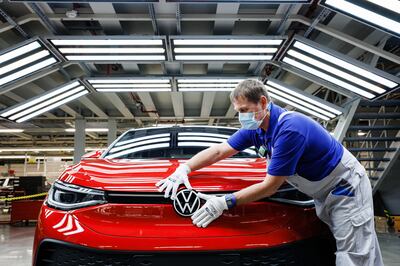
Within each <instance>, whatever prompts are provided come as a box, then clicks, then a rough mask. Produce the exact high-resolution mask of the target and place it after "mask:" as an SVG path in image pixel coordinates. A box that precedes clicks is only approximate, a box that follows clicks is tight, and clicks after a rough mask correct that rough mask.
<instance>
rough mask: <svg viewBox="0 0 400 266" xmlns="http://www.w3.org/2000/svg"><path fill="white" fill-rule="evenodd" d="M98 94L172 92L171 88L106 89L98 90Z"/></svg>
mask: <svg viewBox="0 0 400 266" xmlns="http://www.w3.org/2000/svg"><path fill="white" fill-rule="evenodd" d="M96 91H98V92H170V91H171V89H170V88H146V89H140V88H106V89H96Z"/></svg>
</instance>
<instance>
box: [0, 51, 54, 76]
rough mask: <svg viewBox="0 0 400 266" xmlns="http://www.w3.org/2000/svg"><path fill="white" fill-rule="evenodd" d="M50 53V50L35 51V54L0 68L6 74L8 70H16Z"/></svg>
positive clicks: (2, 73) (0, 73)
mask: <svg viewBox="0 0 400 266" xmlns="http://www.w3.org/2000/svg"><path fill="white" fill-rule="evenodd" d="M49 54H50V52H49V51H47V50H42V51H40V52H37V53H35V54H33V55H30V56H28V57H25V58H22V59H20V60H18V61H16V62H14V63H11V64H8V65H5V66H4V67H2V68H0V75H4V74H6V73H8V72H11V71H14V70H16V69H17V68H20V67H23V66H25V65H28V64H30V63H32V62H35V61H37V60H39V59H41V58H43V57H46V56H48V55H49ZM0 62H1V61H0Z"/></svg>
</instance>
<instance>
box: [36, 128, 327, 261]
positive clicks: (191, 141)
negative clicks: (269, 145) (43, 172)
mask: <svg viewBox="0 0 400 266" xmlns="http://www.w3.org/2000/svg"><path fill="white" fill-rule="evenodd" d="M236 130H237V129H234V128H226V127H195V126H188V127H178V126H174V127H161V128H143V129H136V130H129V131H127V132H125V133H124V134H123V135H121V136H120V137H119V138H118V139H117V140H116V141H114V143H113V144H112V145H111V146H110V147H109V148H108V149H107V150H106V151H104V152H103V153H99V152H96V153H94V154H92V155H91V156H86V158H83V159H82V161H81V162H80V163H78V164H76V165H73V166H70V167H68V168H67V169H66V170H65V172H64V173H63V174H62V175H61V176H60V177H59V178H58V180H57V181H56V182H55V183H54V184H53V186H52V188H51V189H50V191H49V193H48V196H47V198H46V201H45V203H44V204H43V206H42V208H41V212H40V214H39V220H38V223H37V228H36V233H35V240H34V246H33V265H40V266H41V265H135V266H136V265H141V266H150V265H151V266H155V265H163V266H164V265H173V266H177V265H190V266H194V265H202V266H204V265H207V266H211V265H230V266H232V265H248V266H251V265H307V266H308V265H333V264H334V251H335V250H334V249H335V247H334V241H332V237H331V236H330V234H329V231H328V230H327V228H326V227H325V225H324V224H323V223H322V222H320V220H319V219H318V218H317V217H316V215H315V210H314V207H313V202H312V200H311V199H310V198H308V197H307V196H305V195H304V194H301V193H300V192H298V191H296V190H294V189H293V188H292V187H289V185H287V184H286V185H284V186H283V187H282V188H281V189H280V190H279V192H278V193H276V194H275V195H274V196H273V197H271V198H266V199H263V200H260V201H258V202H253V203H250V204H246V205H243V206H237V207H235V208H233V209H231V210H229V211H226V212H225V213H224V214H223V215H222V217H221V218H219V219H218V220H216V221H215V222H213V223H212V224H211V225H210V226H208V227H207V228H198V227H196V226H195V225H193V224H192V220H191V219H190V217H189V216H190V215H191V214H192V213H194V212H195V211H196V210H197V209H198V208H199V207H200V206H201V204H202V203H203V202H201V200H200V199H199V198H197V195H196V192H197V191H199V192H203V193H209V194H225V193H229V192H232V191H237V190H240V189H242V188H245V187H247V186H249V185H251V184H254V183H256V182H260V181H261V180H263V179H264V178H265V176H266V161H265V159H264V158H261V157H259V156H257V152H256V150H255V149H247V150H244V151H242V152H239V153H238V154H236V155H235V156H233V157H232V158H229V159H225V160H222V161H220V162H218V163H215V164H214V165H212V166H209V167H206V168H203V169H200V170H198V171H195V172H193V173H191V174H190V175H189V176H190V177H191V179H190V182H191V184H192V186H193V189H194V190H193V191H188V190H186V189H183V188H182V189H181V190H180V191H179V194H178V196H177V199H176V200H175V201H172V200H171V199H169V198H164V195H163V193H160V192H158V191H157V188H156V187H155V183H156V182H158V181H159V180H160V179H163V178H165V177H167V176H169V175H170V174H171V173H173V172H174V170H175V168H176V167H177V166H178V165H179V163H181V162H184V161H185V160H187V158H190V157H192V156H193V155H194V154H196V153H197V152H199V151H200V150H202V149H205V148H206V147H209V146H210V145H213V144H215V143H220V142H222V141H225V140H226V139H227V138H228V137H229V136H230V135H232V134H233V133H234V132H235V131H236Z"/></svg>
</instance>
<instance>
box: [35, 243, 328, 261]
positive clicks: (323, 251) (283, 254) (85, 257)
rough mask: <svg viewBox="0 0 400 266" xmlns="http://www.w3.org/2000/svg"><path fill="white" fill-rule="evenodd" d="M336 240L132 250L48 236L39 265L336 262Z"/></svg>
mask: <svg viewBox="0 0 400 266" xmlns="http://www.w3.org/2000/svg"><path fill="white" fill-rule="evenodd" d="M334 262H335V258H334V241H332V239H331V238H323V237H319V238H313V239H308V240H301V241H296V242H293V243H290V244H285V245H280V246H277V247H272V248H263V249H250V250H224V251H207V252H205V251H202V252H188V251H185V252H131V251H115V250H99V249H93V248H87V247H83V246H79V245H74V244H71V243H67V242H63V241H59V240H53V239H45V240H43V241H42V242H41V244H40V246H39V252H38V256H37V260H36V265H40V266H42V265H43V266H50V265H51V266H53V265H59V266H63V265H65V266H67V265H80V266H89V265H108V266H114V265H115V266H117V265H118V266H122V265H134V266H165V265H174V266H181V265H182V266H186V265H191V266H197V265H199V266H204V265H207V266H226V265H229V266H239V265H240V266H242V265H243V266H244V265H245V266H253V265H254V266H258V265H274V266H290V265H296V266H298V265H300V266H302V265H304V266H313V265H315V266H317V265H326V266H329V265H334Z"/></svg>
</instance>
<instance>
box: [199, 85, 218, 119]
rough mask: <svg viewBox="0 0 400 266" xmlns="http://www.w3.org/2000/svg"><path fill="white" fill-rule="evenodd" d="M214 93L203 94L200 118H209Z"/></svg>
mask: <svg viewBox="0 0 400 266" xmlns="http://www.w3.org/2000/svg"><path fill="white" fill-rule="evenodd" d="M215 94H216V92H215V91H212V92H206V93H203V100H202V104H201V111H200V117H204V118H209V117H210V115H211V110H212V107H213V104H214V98H215Z"/></svg>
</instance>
